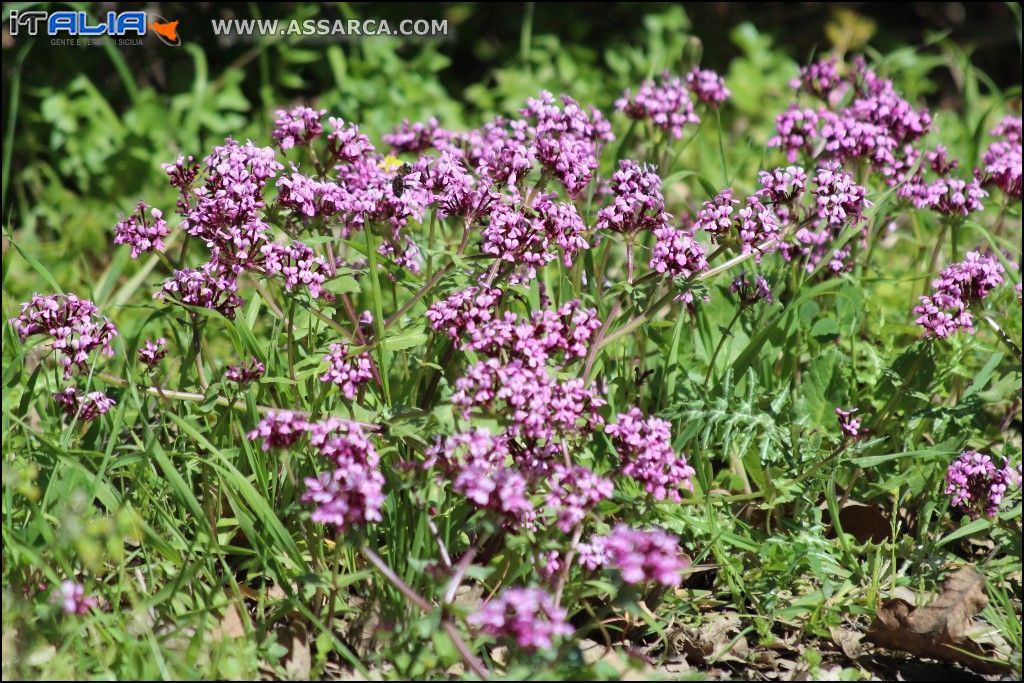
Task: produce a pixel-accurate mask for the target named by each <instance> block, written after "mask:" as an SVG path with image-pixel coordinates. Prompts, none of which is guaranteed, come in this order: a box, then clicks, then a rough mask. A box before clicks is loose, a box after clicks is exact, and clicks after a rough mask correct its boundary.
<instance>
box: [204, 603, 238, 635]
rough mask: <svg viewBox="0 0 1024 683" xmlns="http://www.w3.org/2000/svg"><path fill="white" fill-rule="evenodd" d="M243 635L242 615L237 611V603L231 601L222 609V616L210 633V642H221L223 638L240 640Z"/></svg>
mask: <svg viewBox="0 0 1024 683" xmlns="http://www.w3.org/2000/svg"><path fill="white" fill-rule="evenodd" d="M244 635H245V622H243V621H242V613H241V612H239V611H238V603H237V602H235V601H234V600H232V601H231V602H229V603H228V606H227V607H225V608H224V615H223V616H222V617H221V619H220V623H218V624H217V626H215V627H214V628H213V630H211V631H210V638H211V640H223V639H224V638H231V639H232V640H234V639H235V638H241V637H242V636H244Z"/></svg>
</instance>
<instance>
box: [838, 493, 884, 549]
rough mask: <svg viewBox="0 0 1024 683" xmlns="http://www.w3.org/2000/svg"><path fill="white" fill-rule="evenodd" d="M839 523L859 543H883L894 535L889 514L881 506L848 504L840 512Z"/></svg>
mask: <svg viewBox="0 0 1024 683" xmlns="http://www.w3.org/2000/svg"><path fill="white" fill-rule="evenodd" d="M839 523H840V524H841V525H842V527H843V531H845V532H846V533H848V534H850V535H851V536H853V537H854V538H855V539H857V542H858V543H868V542H871V543H882V542H884V541H887V540H888V539H889V536H890V535H891V534H892V523H891V521H890V519H889V514H888V512H887V511H886V510H885V509H883V508H882V506H881V505H865V504H863V503H853V502H850V503H847V504H846V505H844V506H843V508H842V509H841V510H840V511H839Z"/></svg>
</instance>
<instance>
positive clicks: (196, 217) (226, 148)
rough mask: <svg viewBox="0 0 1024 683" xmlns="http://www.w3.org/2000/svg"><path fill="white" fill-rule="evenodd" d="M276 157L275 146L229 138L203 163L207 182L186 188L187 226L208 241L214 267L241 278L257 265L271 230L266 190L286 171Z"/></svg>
mask: <svg viewBox="0 0 1024 683" xmlns="http://www.w3.org/2000/svg"><path fill="white" fill-rule="evenodd" d="M274 156H275V152H274V149H273V148H272V147H257V146H255V145H253V144H252V143H251V142H249V143H246V144H245V145H242V144H240V143H238V142H236V141H234V140H232V139H231V138H228V139H227V140H225V141H224V144H223V145H219V146H216V147H214V148H213V151H212V153H211V154H210V155H209V156H207V157H206V159H204V160H203V165H204V167H205V172H204V174H203V177H204V182H203V183H202V184H201V185H200V186H199V187H192V186H188V187H186V188H183V189H182V193H183V194H182V199H181V200H180V201H181V204H180V205H179V207H181V208H180V212H181V213H182V215H183V219H182V221H181V227H182V229H183V230H184V231H185V232H187V233H188V234H189V235H191V236H193V237H197V238H199V239H201V240H202V241H203V242H205V243H206V246H207V247H208V248H209V249H210V257H211V258H210V267H211V268H212V267H220V268H222V269H223V270H224V272H225V273H226V274H230V275H231V276H237V274H238V273H239V272H241V271H242V270H245V269H248V268H253V267H255V266H256V265H257V263H258V261H259V258H260V247H262V246H263V245H264V244H265V243H266V242H267V230H268V226H267V224H266V223H265V222H264V221H263V218H262V215H261V213H262V210H263V207H264V197H263V191H264V189H265V187H266V184H267V181H268V180H269V179H270V178H272V177H273V176H274V175H276V174H277V172H278V171H280V170H281V169H282V168H283V166H282V165H281V164H280V163H279V162H278V161H277V160H276V159H275V158H274ZM165 168H169V173H171V174H172V179H173V178H174V174H175V173H177V172H180V169H179V167H177V166H167V167H165Z"/></svg>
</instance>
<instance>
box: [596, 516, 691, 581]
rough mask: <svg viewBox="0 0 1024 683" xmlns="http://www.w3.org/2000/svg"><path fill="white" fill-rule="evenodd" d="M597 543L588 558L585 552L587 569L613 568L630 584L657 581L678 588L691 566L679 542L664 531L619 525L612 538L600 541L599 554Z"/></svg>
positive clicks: (602, 538)
mask: <svg viewBox="0 0 1024 683" xmlns="http://www.w3.org/2000/svg"><path fill="white" fill-rule="evenodd" d="M594 540H597V539H594ZM594 540H592V541H591V547H590V548H588V549H587V553H586V554H585V555H584V554H583V553H582V552H581V555H580V559H581V561H584V562H585V564H584V566H587V567H588V568H594V567H596V566H600V565H601V564H604V565H606V566H610V567H612V568H614V569H617V570H618V571H619V574H620V575H621V576H622V580H623V581H625V582H626V583H631V584H635V583H647V582H650V581H654V582H657V583H660V584H663V585H665V586H676V585H679V582H680V581H681V580H682V571H683V570H684V569H686V568H687V567H688V566H689V562H688V561H687V560H686V559H685V558H684V557H683V556H682V555H681V553H680V552H679V539H678V538H677V537H676V536H674V535H672V534H670V533H668V532H666V531H663V530H661V529H650V530H641V529H633V528H631V527H628V526H626V525H625V524H618V525H616V526H615V528H614V529H612V532H611V533H610V534H608V535H607V536H603V537H600V540H598V547H597V549H596V552H595V548H593V545H594ZM584 558H585V560H584Z"/></svg>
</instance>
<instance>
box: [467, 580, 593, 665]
mask: <svg viewBox="0 0 1024 683" xmlns="http://www.w3.org/2000/svg"><path fill="white" fill-rule="evenodd" d="M467 621H468V622H469V623H470V624H471V625H472V626H476V627H478V628H480V629H481V630H482V631H483V632H484V633H487V634H489V635H492V636H495V637H498V638H508V639H510V640H511V641H513V642H515V644H516V645H517V646H518V647H520V648H523V649H525V650H545V649H548V648H550V647H551V646H552V645H553V644H554V643H555V641H556V640H557V639H559V638H564V637H568V636H571V635H572V633H573V629H572V627H571V626H570V625H569V624H568V622H566V612H565V609H564V608H562V607H559V606H558V605H557V604H556V603H555V600H554V598H552V597H551V596H550V595H549V594H548V593H546V592H544V591H543V590H542V589H540V588H516V587H511V588H506V589H505V590H503V591H502V592H501V593H500V594H499V595H498V596H497V597H495V598H492V599H491V600H490V601H489V602H487V603H486V604H484V605H483V606H482V607H481V608H480V609H479V610H478V611H477V612H475V613H474V614H471V615H470V616H469V618H468V620H467Z"/></svg>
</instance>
